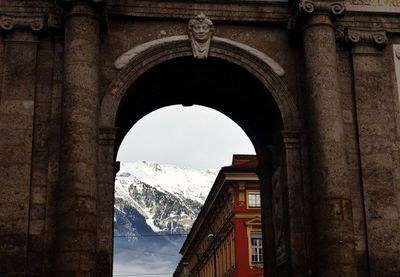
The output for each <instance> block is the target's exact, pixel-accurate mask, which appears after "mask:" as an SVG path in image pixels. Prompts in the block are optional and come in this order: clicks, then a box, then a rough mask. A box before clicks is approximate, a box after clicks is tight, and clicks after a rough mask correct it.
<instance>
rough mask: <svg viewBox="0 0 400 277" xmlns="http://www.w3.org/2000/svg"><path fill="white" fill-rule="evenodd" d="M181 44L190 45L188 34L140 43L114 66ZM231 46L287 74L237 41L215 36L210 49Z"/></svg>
mask: <svg viewBox="0 0 400 277" xmlns="http://www.w3.org/2000/svg"><path fill="white" fill-rule="evenodd" d="M180 44H182V45H185V46H186V45H188V46H189V45H190V40H189V38H188V36H171V37H165V38H160V39H156V40H152V41H149V42H146V43H143V44H140V45H138V46H135V47H134V48H132V49H130V50H128V51H126V52H125V53H123V54H122V55H121V56H119V57H118V58H117V59H116V61H115V62H114V67H115V68H116V69H118V70H122V69H123V68H124V67H126V66H127V65H128V64H129V63H131V61H133V60H135V59H136V58H137V57H138V56H140V55H142V54H144V53H152V52H153V50H154V49H156V48H159V47H161V46H162V47H165V46H166V45H173V46H175V47H176V46H177V45H180ZM189 47H190V46H189ZM229 47H234V48H237V49H241V50H243V51H244V52H246V53H249V54H251V55H252V56H254V57H255V58H257V59H259V60H261V61H262V62H264V63H265V64H267V65H268V66H269V67H270V68H271V69H272V71H273V72H275V73H276V74H277V75H278V76H279V77H282V76H284V75H285V70H284V69H283V68H282V66H280V65H279V64H278V63H277V62H276V61H275V60H273V59H272V58H270V57H269V56H267V55H266V54H264V53H263V52H261V51H259V50H257V49H255V48H253V47H250V46H248V45H246V44H243V43H240V42H237V41H233V40H230V39H227V38H221V37H216V36H214V37H213V40H212V45H211V49H210V51H211V52H212V51H213V49H214V48H229Z"/></svg>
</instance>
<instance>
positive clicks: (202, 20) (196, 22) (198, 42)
mask: <svg viewBox="0 0 400 277" xmlns="http://www.w3.org/2000/svg"><path fill="white" fill-rule="evenodd" d="M213 34H214V25H213V23H212V21H211V20H210V19H209V18H208V17H206V16H205V14H203V13H201V14H199V15H197V16H196V17H195V18H192V19H190V20H189V26H188V35H189V39H190V41H191V45H192V51H193V57H195V58H196V59H206V58H207V57H208V51H209V49H210V42H211V38H212V36H213Z"/></svg>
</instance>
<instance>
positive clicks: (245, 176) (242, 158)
mask: <svg viewBox="0 0 400 277" xmlns="http://www.w3.org/2000/svg"><path fill="white" fill-rule="evenodd" d="M257 169H258V160H257V156H256V155H243V154H234V155H233V157H232V165H230V166H225V167H222V168H221V170H220V171H219V173H218V175H217V177H216V179H215V181H214V184H213V186H212V187H211V190H210V192H209V194H208V196H207V199H206V200H205V202H204V205H203V207H202V208H201V210H200V213H199V215H198V216H197V218H196V220H195V222H194V223H193V225H192V229H191V230H190V232H189V234H188V236H187V238H186V240H185V242H184V243H183V245H182V248H181V250H180V251H179V252H180V253H181V254H184V252H185V251H186V249H188V248H189V246H190V244H191V243H192V242H193V240H194V239H195V238H196V235H197V232H198V231H199V227H200V226H201V224H202V222H203V220H204V219H205V218H206V217H207V215H208V213H209V211H210V209H211V207H212V206H213V204H214V201H215V199H216V198H217V197H218V196H219V194H220V193H221V192H222V191H223V187H224V184H225V183H226V181H227V180H237V181H239V180H249V179H252V180H258V177H257V175H256V172H257Z"/></svg>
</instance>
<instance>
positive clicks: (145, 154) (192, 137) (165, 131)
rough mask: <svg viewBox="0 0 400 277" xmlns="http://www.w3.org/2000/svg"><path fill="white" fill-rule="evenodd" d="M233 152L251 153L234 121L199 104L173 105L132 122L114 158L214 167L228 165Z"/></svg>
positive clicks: (249, 145) (252, 151)
mask: <svg viewBox="0 0 400 277" xmlns="http://www.w3.org/2000/svg"><path fill="white" fill-rule="evenodd" d="M236 153H240V154H254V153H255V152H254V147H253V145H252V144H251V142H250V140H249V138H248V137H247V136H246V134H245V133H244V131H243V130H242V129H241V128H240V127H239V126H238V125H237V124H236V123H235V122H234V121H232V120H231V119H230V118H228V117H227V116H225V115H223V114H222V113H220V112H218V111H216V110H213V109H210V108H206V107H203V106H197V105H195V106H192V107H182V106H178V105H174V106H169V107H166V108H162V109H159V110H157V111H155V112H153V113H150V114H149V115H147V116H145V117H144V118H142V119H141V120H140V121H139V122H138V123H136V124H135V125H134V126H133V127H132V129H131V130H130V131H129V132H128V134H127V135H126V137H125V139H124V141H123V142H122V144H121V147H120V149H119V151H118V156H117V160H119V161H125V162H128V161H130V162H134V161H137V160H148V161H156V162H159V163H163V164H174V165H178V166H182V167H189V168H196V169H206V168H217V169H218V168H220V167H222V166H225V165H229V164H230V163H231V160H232V154H236Z"/></svg>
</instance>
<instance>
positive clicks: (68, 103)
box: [55, 1, 100, 276]
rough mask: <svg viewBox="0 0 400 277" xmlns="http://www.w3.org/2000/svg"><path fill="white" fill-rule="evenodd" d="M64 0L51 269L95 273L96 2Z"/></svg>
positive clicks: (59, 273)
mask: <svg viewBox="0 0 400 277" xmlns="http://www.w3.org/2000/svg"><path fill="white" fill-rule="evenodd" d="M62 2H64V1H62ZM65 2H67V3H66V4H65V47H64V91H63V98H62V130H61V132H62V137H61V155H60V183H59V188H58V203H57V204H58V205H57V217H58V221H57V238H56V249H55V272H56V275H57V276H95V275H96V231H97V211H96V196H97V145H98V140H97V136H98V134H97V118H98V108H99V36H100V24H99V12H98V10H97V8H98V7H97V5H96V4H95V3H94V2H99V1H65Z"/></svg>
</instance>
